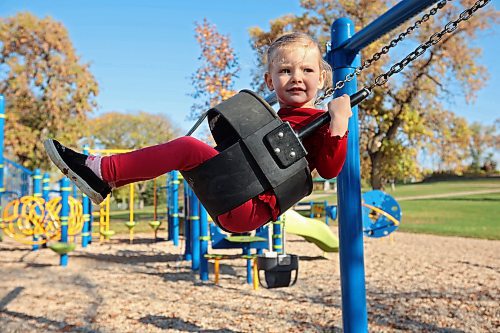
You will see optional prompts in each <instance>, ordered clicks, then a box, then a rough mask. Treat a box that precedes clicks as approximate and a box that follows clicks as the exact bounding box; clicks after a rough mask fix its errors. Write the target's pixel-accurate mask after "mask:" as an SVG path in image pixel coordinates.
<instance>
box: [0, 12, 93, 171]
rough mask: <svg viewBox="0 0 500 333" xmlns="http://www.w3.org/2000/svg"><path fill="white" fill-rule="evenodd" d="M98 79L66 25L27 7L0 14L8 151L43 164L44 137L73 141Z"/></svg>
mask: <svg viewBox="0 0 500 333" xmlns="http://www.w3.org/2000/svg"><path fill="white" fill-rule="evenodd" d="M97 93H98V86H97V82H96V81H95V79H94V77H93V75H92V74H91V72H90V70H89V65H88V64H85V63H82V62H81V60H80V58H79V56H78V55H77V54H76V53H75V50H74V48H73V45H72V43H71V40H70V38H69V36H68V32H67V31H66V29H65V28H64V26H63V25H62V24H61V23H59V22H56V21H54V20H53V19H52V18H50V17H47V18H43V19H39V18H37V17H35V16H33V15H32V14H29V13H20V14H17V15H16V16H14V17H9V18H2V19H0V94H3V95H4V96H5V98H6V102H7V105H6V116H7V121H6V129H5V147H6V152H5V153H6V155H7V156H9V157H11V158H13V159H15V160H17V161H18V162H19V163H21V164H23V165H24V166H25V167H28V168H35V167H42V168H43V167H47V166H48V159H47V158H46V156H45V151H44V149H43V144H42V142H43V139H45V138H48V137H58V138H59V139H61V140H63V141H65V142H75V141H76V140H77V139H78V138H80V137H81V136H82V133H83V131H84V126H82V124H84V123H85V121H86V118H87V114H88V113H89V112H90V111H92V109H93V108H94V107H95V97H96V95H97Z"/></svg>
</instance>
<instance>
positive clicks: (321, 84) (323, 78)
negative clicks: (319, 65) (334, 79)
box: [318, 69, 326, 90]
mask: <svg viewBox="0 0 500 333" xmlns="http://www.w3.org/2000/svg"><path fill="white" fill-rule="evenodd" d="M325 82H326V71H325V70H324V69H323V70H322V71H321V74H320V75H319V83H318V89H319V90H321V89H323V88H324V87H325Z"/></svg>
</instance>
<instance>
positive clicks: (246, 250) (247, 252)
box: [243, 244, 253, 284]
mask: <svg viewBox="0 0 500 333" xmlns="http://www.w3.org/2000/svg"><path fill="white" fill-rule="evenodd" d="M251 255H252V250H251V248H250V245H248V244H245V245H243V256H244V257H246V258H247V283H248V284H252V283H253V278H252V276H253V274H252V273H253V272H252V259H250V256H251Z"/></svg>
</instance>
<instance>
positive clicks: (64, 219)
mask: <svg viewBox="0 0 500 333" xmlns="http://www.w3.org/2000/svg"><path fill="white" fill-rule="evenodd" d="M60 186H61V205H62V207H61V213H60V218H61V239H60V242H61V243H68V218H69V193H70V192H71V186H70V182H69V179H68V178H66V177H64V178H63V179H61V182H60ZM59 264H60V265H61V266H67V265H68V254H67V253H64V254H61V257H60V260H59Z"/></svg>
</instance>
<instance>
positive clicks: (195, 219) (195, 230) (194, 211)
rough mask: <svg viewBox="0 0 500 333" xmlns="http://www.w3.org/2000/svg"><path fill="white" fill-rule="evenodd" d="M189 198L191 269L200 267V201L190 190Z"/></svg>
mask: <svg viewBox="0 0 500 333" xmlns="http://www.w3.org/2000/svg"><path fill="white" fill-rule="evenodd" d="M190 194H191V195H190V198H189V222H190V223H189V234H190V237H189V239H190V240H191V254H192V256H193V260H192V261H191V269H192V270H193V271H195V270H198V269H200V213H199V212H200V201H199V200H198V198H197V197H196V194H194V191H190Z"/></svg>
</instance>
